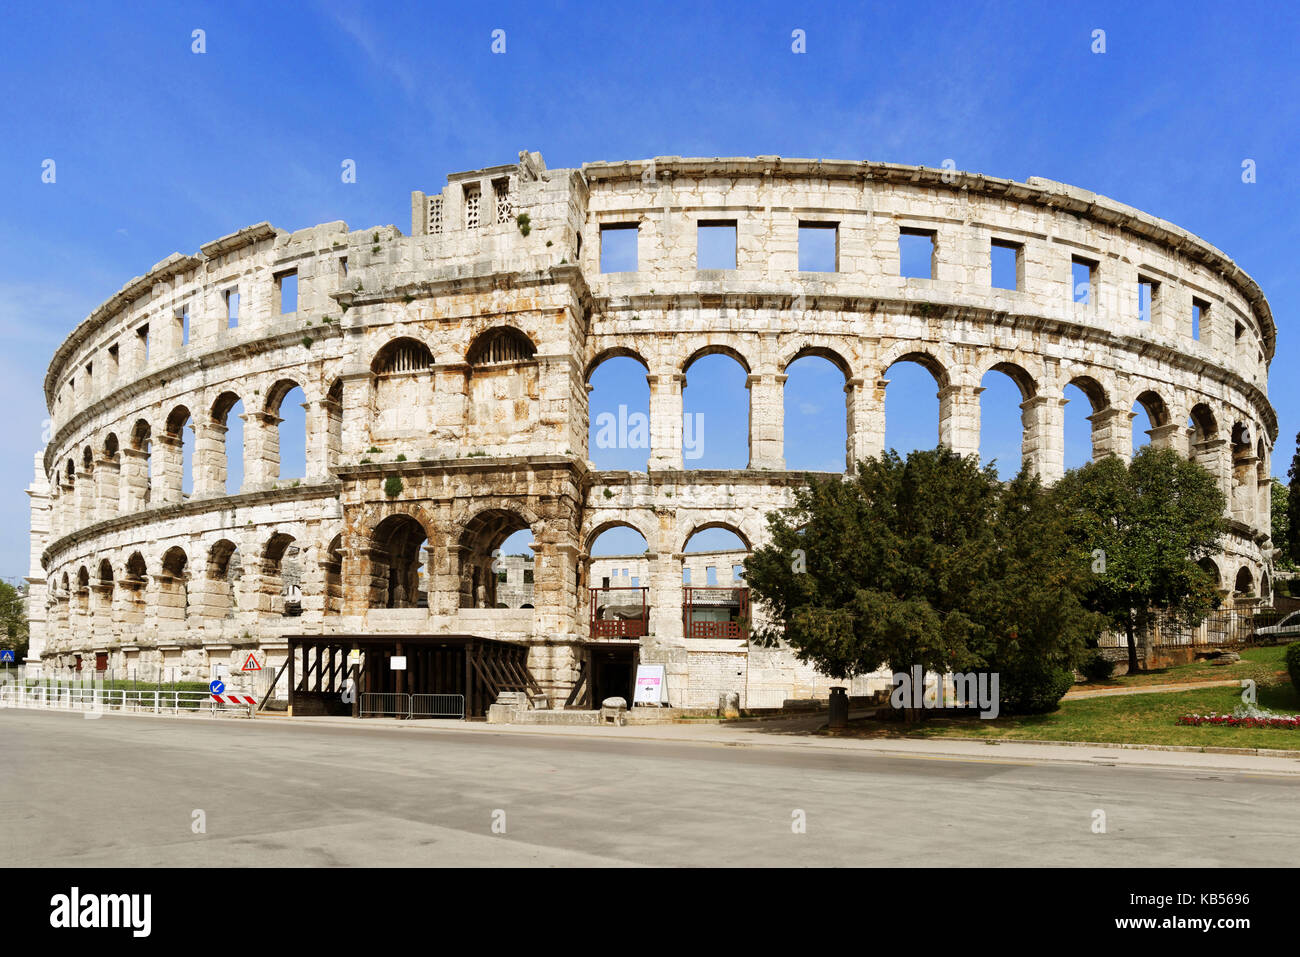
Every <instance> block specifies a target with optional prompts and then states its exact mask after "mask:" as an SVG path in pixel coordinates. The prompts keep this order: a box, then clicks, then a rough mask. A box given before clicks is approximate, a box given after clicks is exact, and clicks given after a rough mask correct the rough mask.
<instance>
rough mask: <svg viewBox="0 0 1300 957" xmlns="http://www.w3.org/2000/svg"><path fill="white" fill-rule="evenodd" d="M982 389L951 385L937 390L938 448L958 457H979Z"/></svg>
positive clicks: (979, 387)
mask: <svg viewBox="0 0 1300 957" xmlns="http://www.w3.org/2000/svg"><path fill="white" fill-rule="evenodd" d="M983 391H984V389H983V387H981V386H964V385H950V386H948V387H947V388H944V389H940V390H939V444H940V445H946V446H947V447H948V448H950V449H952V450H953V451H954V452H957V453H959V454H961V455H974V456H976V457H978V456H979V454H980V393H981V392H983Z"/></svg>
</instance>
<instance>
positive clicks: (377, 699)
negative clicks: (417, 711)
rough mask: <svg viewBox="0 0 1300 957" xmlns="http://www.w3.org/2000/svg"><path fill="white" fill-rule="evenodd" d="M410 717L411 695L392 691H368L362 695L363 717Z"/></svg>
mask: <svg viewBox="0 0 1300 957" xmlns="http://www.w3.org/2000/svg"><path fill="white" fill-rule="evenodd" d="M367 715H370V716H372V717H385V716H387V717H390V718H409V717H410V716H411V696H410V695H409V694H394V693H392V692H387V691H386V692H379V691H366V692H363V693H362V695H361V717H363V718H364V717H366V716H367Z"/></svg>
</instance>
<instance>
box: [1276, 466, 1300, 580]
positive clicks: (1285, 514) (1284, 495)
mask: <svg viewBox="0 0 1300 957" xmlns="http://www.w3.org/2000/svg"><path fill="white" fill-rule="evenodd" d="M1269 504H1270V515H1269V518H1270V519H1271V523H1272V526H1273V547H1274V548H1275V549H1276V552H1275V556H1276V562H1277V565H1278V567H1280V568H1286V569H1290V570H1291V571H1294V570H1295V569H1296V559H1295V558H1293V557H1292V554H1291V553H1292V545H1291V490H1290V488H1288V487H1287V486H1286V485H1283V484H1282V483H1281V482H1280V481H1278V480H1277V479H1273V492H1272V496H1271V498H1270V502H1269Z"/></svg>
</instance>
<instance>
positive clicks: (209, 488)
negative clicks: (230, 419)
mask: <svg viewBox="0 0 1300 957" xmlns="http://www.w3.org/2000/svg"><path fill="white" fill-rule="evenodd" d="M226 431H227V430H226V426H225V423H223V422H205V423H204V424H203V425H202V426H201V427H196V428H195V430H194V432H195V434H194V494H195V496H208V495H224V494H225V493H226Z"/></svg>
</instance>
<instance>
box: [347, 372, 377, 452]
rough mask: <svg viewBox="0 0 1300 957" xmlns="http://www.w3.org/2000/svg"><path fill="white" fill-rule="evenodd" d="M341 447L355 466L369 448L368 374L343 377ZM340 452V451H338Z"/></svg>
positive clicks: (356, 373)
mask: <svg viewBox="0 0 1300 957" xmlns="http://www.w3.org/2000/svg"><path fill="white" fill-rule="evenodd" d="M342 415H343V426H342V446H343V449H345V450H347V452H348V453H349V455H350V456H354V457H353V458H351V459H350V462H349V464H355V463H356V462H357V461H359V460H360V459H361V458H363V457H364V456H365V451H366V449H368V448H370V373H369V372H354V373H349V374H347V375H344V376H343V412H342ZM340 451H342V450H340Z"/></svg>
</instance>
